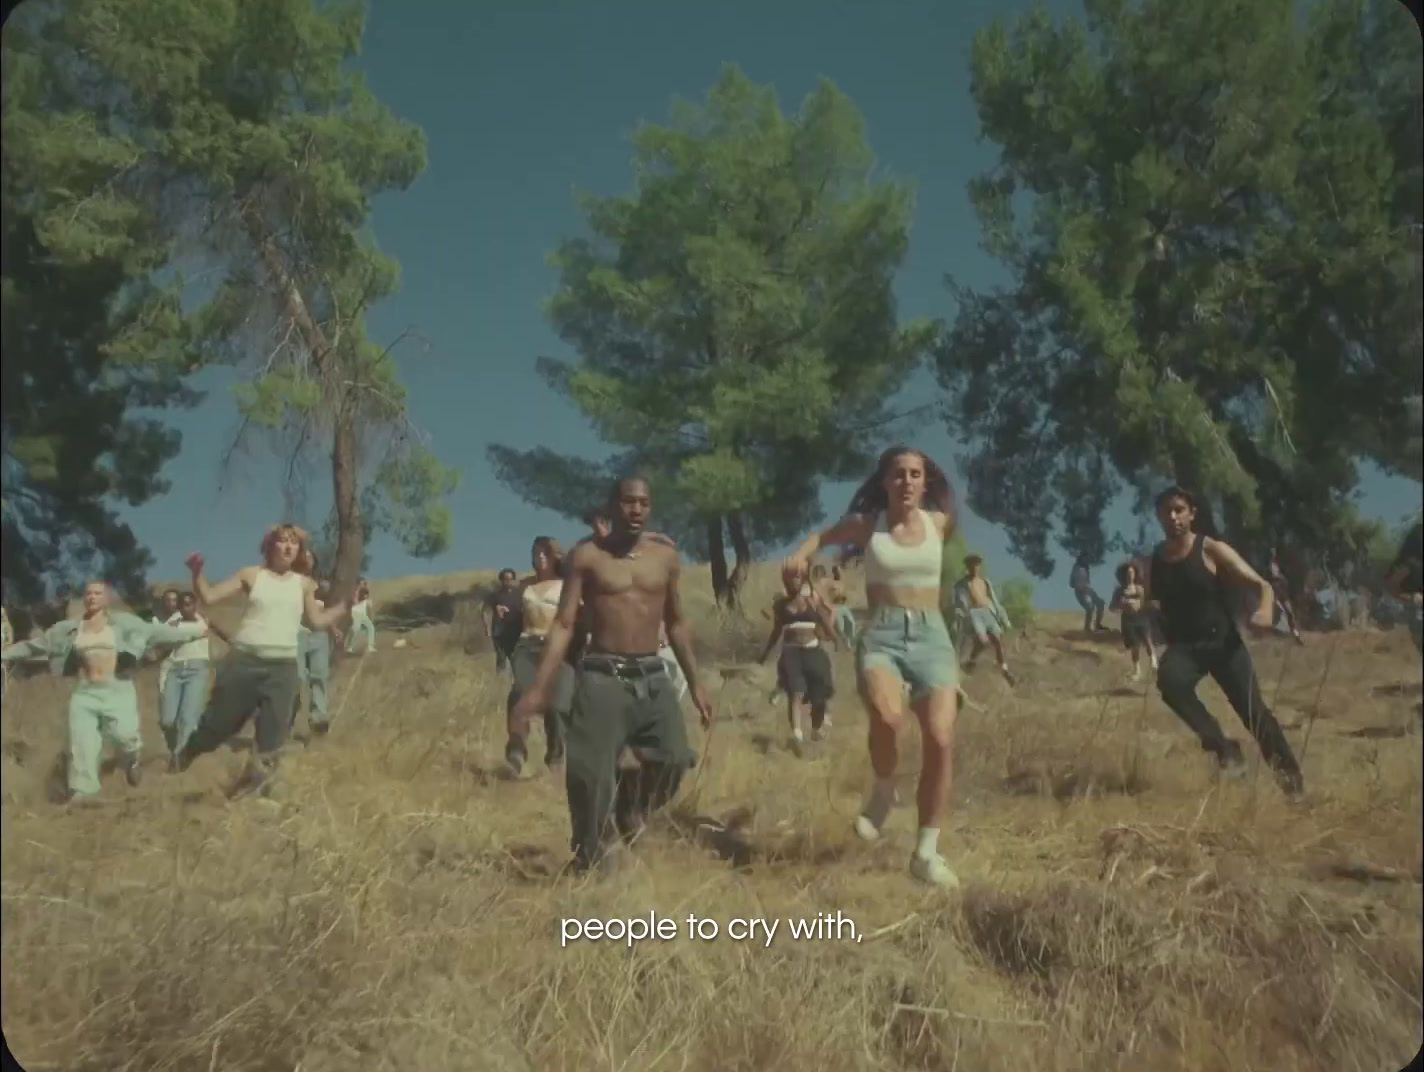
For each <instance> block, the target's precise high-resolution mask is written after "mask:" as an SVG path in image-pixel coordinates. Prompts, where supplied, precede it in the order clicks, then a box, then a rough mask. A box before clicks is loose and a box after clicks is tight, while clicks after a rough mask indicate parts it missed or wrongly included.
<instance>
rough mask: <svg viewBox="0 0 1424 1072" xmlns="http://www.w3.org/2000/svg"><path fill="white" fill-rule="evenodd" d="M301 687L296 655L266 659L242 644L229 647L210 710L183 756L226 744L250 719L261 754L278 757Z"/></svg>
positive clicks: (204, 716)
mask: <svg viewBox="0 0 1424 1072" xmlns="http://www.w3.org/2000/svg"><path fill="white" fill-rule="evenodd" d="M301 687H302V683H301V677H300V675H299V672H298V670H297V660H296V659H295V658H291V659H262V658H259V657H257V656H256V655H253V654H251V653H249V652H245V651H242V650H239V649H234V650H232V651H230V652H229V653H228V655H227V657H226V658H225V659H223V661H222V662H220V663H218V673H217V680H216V681H214V682H213V692H212V696H211V698H210V699H209V700H208V707H207V710H206V711H204V712H203V716H202V718H201V719H200V720H199V722H198V726H197V728H196V729H195V730H194V731H193V733H192V736H190V737H189V738H188V743H187V744H186V745H185V746H184V748H183V759H184V761H185V762H186V761H190V760H192V759H193V758H195V757H197V756H201V755H204V754H206V753H208V752H212V751H214V750H215V749H217V748H219V747H220V746H221V745H223V744H226V743H227V742H228V741H230V740H231V739H232V738H233V736H234V735H235V734H237V733H238V732H240V731H241V729H242V727H243V726H245V725H246V724H247V720H248V719H250V718H251V719H255V720H256V723H257V734H256V737H257V739H256V742H255V743H256V751H257V755H258V757H259V758H263V759H275V757H276V756H277V754H278V753H279V752H280V751H281V749H282V746H283V745H285V744H286V743H287V733H288V731H289V730H290V729H291V724H292V709H293V707H294V705H295V703H296V700H297V697H298V696H299V695H300V693H301Z"/></svg>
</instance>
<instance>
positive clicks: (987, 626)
mask: <svg viewBox="0 0 1424 1072" xmlns="http://www.w3.org/2000/svg"><path fill="white" fill-rule="evenodd" d="M964 568H965V570H966V571H967V572H966V573H965V574H964V576H963V577H961V578H960V579H959V581H958V582H957V583H956V584H955V586H954V601H955V602H956V603H958V604H959V605H960V606H961V607H963V608H964V609H965V611H966V612H968V615H969V626H970V628H971V629H973V630H974V650H973V651H971V652H970V653H969V658H968V659H967V660H965V664H964V665H965V669H966V670H967V669H969V668H970V667H972V666H973V665H974V660H975V659H977V658H978V657H979V653H980V652H981V651H983V650H984V645H986V644H988V645H990V646H992V647H993V649H994V658H995V659H997V660H998V662H999V673H1001V674H1003V675H1004V680H1005V681H1007V682H1008V683H1009V684H1010V685H1012V684H1013V683H1014V678H1013V675H1012V674H1010V673H1009V660H1008V659H1007V658H1006V657H1005V655H1004V640H1003V637H1004V634H1005V633H1006V632H1008V630H1009V627H1010V623H1009V615H1008V613H1007V612H1006V611H1005V610H1004V608H1003V605H1002V604H1001V603H1000V602H999V595H998V593H997V592H995V591H994V584H993V582H992V581H990V580H989V578H988V577H986V576H985V575H984V560H983V559H982V558H980V557H979V556H978V555H970V556H969V557H968V558H966V559H965V560H964Z"/></svg>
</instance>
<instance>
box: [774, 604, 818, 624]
mask: <svg viewBox="0 0 1424 1072" xmlns="http://www.w3.org/2000/svg"><path fill="white" fill-rule="evenodd" d="M781 621H782V624H783V625H792V624H793V623H796V622H810V623H812V624H814V625H819V624H820V623H821V616H820V615H819V614H817V613H816V610H815V608H814V607H806V608H804V609H802V610H792V609H791V607H790V605H789V604H787V603H783V604H781Z"/></svg>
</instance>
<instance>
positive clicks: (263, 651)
mask: <svg viewBox="0 0 1424 1072" xmlns="http://www.w3.org/2000/svg"><path fill="white" fill-rule="evenodd" d="M305 580H306V578H305V577H303V576H302V574H300V573H286V574H276V573H273V572H271V571H270V570H266V569H262V570H258V571H257V580H256V582H255V583H254V584H253V585H252V591H251V592H249V593H248V594H247V609H246V611H244V612H243V615H242V624H241V625H240V626H238V628H237V635H236V636H234V637H233V638H232V643H233V646H234V647H237V648H241V649H243V650H244V651H247V652H250V653H251V654H253V655H257V656H259V657H261V658H264V659H286V658H291V659H295V658H296V657H297V635H298V631H299V629H300V627H301V624H302V613H303V611H304V610H305V608H306V593H305V591H304V589H303V587H302V585H303V582H304V581H305Z"/></svg>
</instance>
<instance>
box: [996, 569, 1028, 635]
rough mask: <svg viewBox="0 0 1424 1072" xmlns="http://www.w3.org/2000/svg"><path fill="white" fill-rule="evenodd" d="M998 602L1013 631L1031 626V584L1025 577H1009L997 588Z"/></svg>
mask: <svg viewBox="0 0 1424 1072" xmlns="http://www.w3.org/2000/svg"><path fill="white" fill-rule="evenodd" d="M999 602H1000V603H1002V604H1003V605H1004V610H1005V612H1006V613H1007V614H1008V616H1009V621H1011V622H1013V623H1014V628H1015V629H1020V630H1023V629H1029V628H1032V626H1033V620H1034V610H1033V582H1032V581H1031V580H1029V579H1028V578H1027V577H1011V578H1009V579H1008V580H1007V581H1005V582H1004V583H1003V584H1002V585H1000V586H999Z"/></svg>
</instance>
